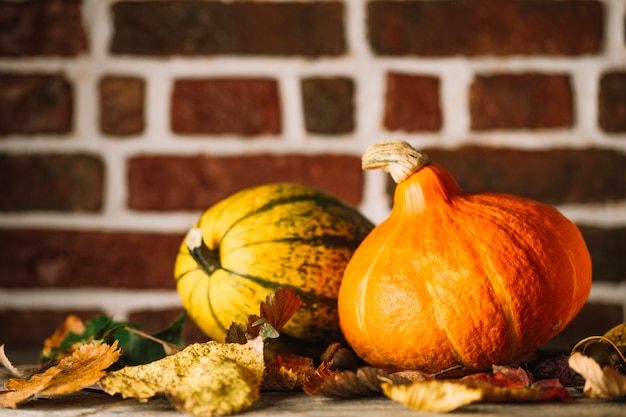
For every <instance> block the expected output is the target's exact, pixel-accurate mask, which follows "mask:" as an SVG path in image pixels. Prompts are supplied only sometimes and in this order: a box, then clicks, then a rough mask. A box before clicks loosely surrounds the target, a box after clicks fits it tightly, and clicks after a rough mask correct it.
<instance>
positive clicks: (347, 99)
mask: <svg viewBox="0 0 626 417" xmlns="http://www.w3.org/2000/svg"><path fill="white" fill-rule="evenodd" d="M302 104H303V108H304V124H305V127H306V130H307V131H308V132H311V133H320V134H342V133H350V132H352V131H353V130H354V82H353V81H352V79H351V78H343V77H337V78H316V77H311V78H305V79H303V80H302Z"/></svg>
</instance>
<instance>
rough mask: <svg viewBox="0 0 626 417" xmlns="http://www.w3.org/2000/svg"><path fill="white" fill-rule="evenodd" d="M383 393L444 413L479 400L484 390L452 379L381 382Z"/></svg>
mask: <svg viewBox="0 0 626 417" xmlns="http://www.w3.org/2000/svg"><path fill="white" fill-rule="evenodd" d="M382 389H383V393H384V394H385V395H386V396H387V397H389V398H391V399H392V400H394V401H397V402H399V403H401V404H404V405H406V406H407V407H409V408H412V409H414V410H419V411H426V412H431V413H445V412H448V411H453V410H456V409H457V408H459V407H462V406H464V405H467V404H471V403H474V402H477V401H481V400H482V399H483V396H484V392H483V390H482V389H481V388H478V387H468V386H466V385H465V384H460V383H458V382H453V381H445V380H433V381H420V382H414V383H412V384H411V385H396V384H391V383H387V382H385V383H383V384H382Z"/></svg>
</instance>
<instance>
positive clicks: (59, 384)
mask: <svg viewBox="0 0 626 417" xmlns="http://www.w3.org/2000/svg"><path fill="white" fill-rule="evenodd" d="M120 355H121V352H120V350H119V349H118V348H117V342H115V343H114V344H113V345H111V346H109V345H107V344H99V345H97V344H89V345H83V346H81V347H80V348H78V349H77V350H75V351H74V352H73V353H72V355H71V356H67V357H65V358H63V359H61V361H60V362H59V363H58V364H57V365H55V366H52V367H50V368H48V369H47V370H46V371H44V372H42V373H38V374H35V375H33V376H32V377H31V378H30V379H11V380H9V381H8V382H7V383H6V384H5V387H6V388H7V389H9V390H11V391H10V392H8V393H5V394H3V395H1V396H0V405H2V406H3V407H10V408H16V407H17V405H18V404H20V403H23V402H25V401H27V400H29V399H31V398H33V397H34V396H37V395H47V396H50V395H60V394H69V393H71V392H76V391H80V390H82V389H83V388H87V387H89V386H91V385H94V384H96V383H97V382H98V381H99V380H100V379H101V378H102V377H103V376H104V375H105V370H106V369H107V368H108V367H109V366H111V365H112V364H113V363H115V362H116V361H117V360H118V359H119V357H120Z"/></svg>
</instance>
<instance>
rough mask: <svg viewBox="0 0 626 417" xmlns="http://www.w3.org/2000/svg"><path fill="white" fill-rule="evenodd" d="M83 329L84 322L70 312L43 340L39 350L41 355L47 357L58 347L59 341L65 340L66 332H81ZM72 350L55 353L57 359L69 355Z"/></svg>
mask: <svg viewBox="0 0 626 417" xmlns="http://www.w3.org/2000/svg"><path fill="white" fill-rule="evenodd" d="M84 331H85V323H83V321H82V320H81V319H80V318H79V317H78V316H76V315H74V314H70V315H69V316H67V317H66V318H65V320H64V321H63V323H61V324H60V325H59V327H57V328H56V330H55V331H54V333H52V335H51V336H50V337H48V338H46V340H44V342H43V349H42V350H41V355H42V356H43V357H48V356H50V355H51V354H52V350H53V349H56V348H59V347H60V346H61V343H62V342H63V341H64V340H65V338H66V337H67V335H68V334H70V333H74V334H83V332H84ZM71 354H72V351H69V352H66V353H64V354H61V353H60V354H59V355H57V358H58V359H61V358H62V357H64V356H68V355H71Z"/></svg>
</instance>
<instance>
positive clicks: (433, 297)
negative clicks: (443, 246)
mask: <svg viewBox="0 0 626 417" xmlns="http://www.w3.org/2000/svg"><path fill="white" fill-rule="evenodd" d="M425 284H426V285H425V286H424V288H426V293H427V294H428V295H429V296H430V309H431V310H432V312H433V317H434V318H435V321H436V323H437V328H438V329H439V330H441V331H442V332H443V333H444V335H445V338H446V339H447V342H448V347H449V348H451V350H452V351H453V352H452V354H453V356H454V358H455V359H456V360H457V361H458V363H459V364H461V365H463V366H468V364H469V361H468V360H467V359H465V356H464V355H463V354H462V353H461V352H462V349H461V347H460V346H459V344H458V343H457V342H456V340H455V338H454V337H453V334H452V332H450V330H449V329H448V326H447V325H446V323H445V321H444V320H442V319H441V317H442V315H441V314H440V313H439V311H440V309H439V308H438V306H440V305H441V300H440V298H439V297H438V295H437V294H435V293H434V290H433V287H432V285H431V284H430V283H429V282H426V283H425ZM442 347H443V346H442Z"/></svg>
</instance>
